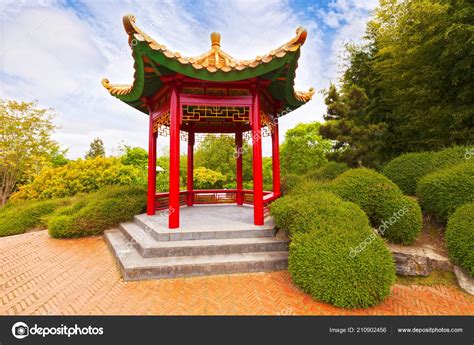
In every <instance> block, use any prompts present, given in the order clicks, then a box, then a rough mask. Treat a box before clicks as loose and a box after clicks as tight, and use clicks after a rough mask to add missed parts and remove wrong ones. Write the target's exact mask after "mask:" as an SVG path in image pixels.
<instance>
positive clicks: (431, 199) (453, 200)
mask: <svg viewBox="0 0 474 345" xmlns="http://www.w3.org/2000/svg"><path fill="white" fill-rule="evenodd" d="M416 194H417V196H418V197H419V200H420V205H421V207H422V208H423V210H425V211H426V212H427V213H429V214H432V215H434V216H435V217H436V218H437V219H438V220H440V221H441V222H443V223H445V222H447V220H448V218H449V216H450V215H451V214H452V213H453V212H454V211H455V210H456V208H458V207H459V206H461V205H463V204H466V203H469V202H473V201H474V164H473V163H472V162H466V163H462V164H458V165H455V166H453V167H449V168H445V169H441V170H438V171H436V172H434V173H431V174H428V175H425V176H424V177H422V178H421V179H420V181H419V182H418V186H417V190H416Z"/></svg>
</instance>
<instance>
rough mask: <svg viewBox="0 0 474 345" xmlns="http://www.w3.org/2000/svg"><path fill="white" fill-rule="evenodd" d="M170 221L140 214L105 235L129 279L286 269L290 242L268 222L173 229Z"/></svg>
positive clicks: (126, 277) (268, 220)
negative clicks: (169, 227) (281, 236)
mask: <svg viewBox="0 0 474 345" xmlns="http://www.w3.org/2000/svg"><path fill="white" fill-rule="evenodd" d="M166 224H167V219H165V218H163V217H162V218H159V217H158V216H152V217H148V216H146V215H138V216H135V217H134V219H133V221H132V222H128V223H121V224H120V226H119V228H118V229H112V230H108V231H106V232H105V239H106V241H107V244H108V246H109V248H110V249H111V251H112V252H113V254H114V255H115V256H116V258H117V262H118V265H119V267H120V270H121V272H122V276H123V278H124V280H126V281H128V280H144V279H161V278H174V277H190V276H202V275H212V274H230V273H246V272H263V271H276V270H282V269H286V268H287V265H288V252H287V246H288V241H287V240H286V239H278V238H276V237H275V226H274V223H273V220H272V219H271V218H267V219H266V221H265V225H264V226H258V227H257V226H255V225H247V226H245V225H244V226H243V225H239V226H236V225H235V223H232V222H230V223H229V224H227V225H226V224H225V223H223V224H217V226H216V225H214V226H207V227H205V226H202V225H201V226H189V225H188V226H182V227H181V228H180V229H173V230H171V229H168V228H167V227H166V226H165V225H166Z"/></svg>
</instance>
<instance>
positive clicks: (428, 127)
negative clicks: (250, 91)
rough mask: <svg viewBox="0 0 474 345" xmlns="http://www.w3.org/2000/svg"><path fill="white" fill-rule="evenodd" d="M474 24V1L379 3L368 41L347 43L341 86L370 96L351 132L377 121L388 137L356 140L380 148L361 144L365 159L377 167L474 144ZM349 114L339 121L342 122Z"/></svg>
mask: <svg viewBox="0 0 474 345" xmlns="http://www.w3.org/2000/svg"><path fill="white" fill-rule="evenodd" d="M473 23H474V5H473V3H472V1H463V0H453V1H436V0H406V1H398V0H381V1H380V5H379V7H378V8H377V9H376V11H375V12H374V15H373V18H372V20H371V21H370V22H369V23H368V25H367V30H366V33H367V35H366V38H367V44H365V45H359V46H357V45H348V46H347V52H348V59H347V61H346V69H345V73H344V75H343V78H342V80H341V88H340V92H341V93H342V95H344V94H347V90H349V89H350V88H351V86H352V85H354V86H356V87H358V88H361V89H363V90H364V92H365V94H366V96H367V98H368V99H367V102H366V106H365V108H364V109H363V111H361V114H360V116H358V123H357V126H355V127H351V128H348V129H347V130H346V134H347V135H348V136H349V137H358V134H359V133H358V130H359V129H361V128H363V129H364V130H367V131H368V132H370V131H371V128H374V127H373V126H375V130H376V132H377V133H378V134H380V135H381V136H380V140H376V141H378V143H377V144H376V145H373V143H374V141H373V140H374V138H372V137H371V136H360V137H359V138H357V139H356V141H358V142H359V148H360V145H362V147H365V148H368V147H370V146H371V145H372V146H374V147H376V150H363V151H359V149H357V150H358V151H359V153H360V158H361V161H362V164H364V165H368V166H375V167H377V166H378V165H379V164H380V163H381V162H385V161H388V160H390V159H392V158H393V157H396V156H398V155H400V154H401V153H405V152H417V151H429V150H438V149H441V148H443V147H447V146H452V145H465V144H470V143H472V140H473V139H474V106H473V105H474V104H473V103H474V93H473V92H472V85H473V82H474V80H473V73H472V65H473V59H474V56H473V54H472V51H473V50H472V46H473V43H474V34H473V32H474V31H473V29H474V25H473ZM327 96H328V95H327ZM342 98H344V97H343V96H342ZM342 102H343V103H345V101H344V100H343V101H342ZM331 103H332V102H331ZM329 112H330V109H329V108H328V114H329ZM343 118H344V120H340V119H335V122H340V126H339V127H343V126H344V122H345V121H346V120H345V117H343ZM371 126H372V127H371ZM335 127H338V125H337V124H336V125H335ZM379 129H380V130H382V129H383V133H382V132H379V131H378V130H379ZM377 138H379V137H377ZM364 151H365V152H364Z"/></svg>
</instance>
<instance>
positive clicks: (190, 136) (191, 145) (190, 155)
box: [186, 132, 194, 206]
mask: <svg viewBox="0 0 474 345" xmlns="http://www.w3.org/2000/svg"><path fill="white" fill-rule="evenodd" d="M193 171H194V132H189V133H188V171H187V177H186V182H187V183H186V185H187V188H188V195H187V205H188V206H193V201H194V195H193V188H194V183H193V182H194V181H193V179H194V176H193Z"/></svg>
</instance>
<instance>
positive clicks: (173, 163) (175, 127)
mask: <svg viewBox="0 0 474 345" xmlns="http://www.w3.org/2000/svg"><path fill="white" fill-rule="evenodd" d="M179 117H180V113H179V96H178V88H177V85H174V86H173V89H172V91H171V99H170V168H169V174H170V191H169V212H170V214H169V219H168V227H169V228H170V229H176V228H179V154H180V152H179V139H180V138H179V128H180V118H179Z"/></svg>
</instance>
